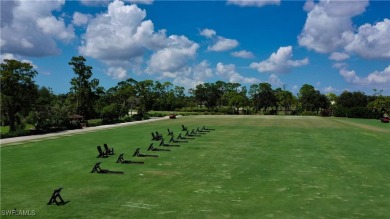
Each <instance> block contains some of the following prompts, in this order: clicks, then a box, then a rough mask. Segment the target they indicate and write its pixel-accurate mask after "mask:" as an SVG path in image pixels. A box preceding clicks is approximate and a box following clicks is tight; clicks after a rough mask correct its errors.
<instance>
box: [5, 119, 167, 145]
mask: <svg viewBox="0 0 390 219" xmlns="http://www.w3.org/2000/svg"><path fill="white" fill-rule="evenodd" d="M166 119H169V116H165V117H161V118H151V119H148V120H142V121H134V122H125V123H118V124H111V125H101V126H96V127H86V128H83V129H73V130H65V131H60V132H55V133H48V134H42V135H28V136H20V137H14V138H5V139H1V140H0V147H3V146H9V145H14V144H15V145H16V144H20V143H22V142H26V141H35V140H45V139H53V138H58V137H60V136H71V135H79V134H84V133H89V132H96V131H100V130H107V129H113V128H117V127H122V126H131V125H138V124H143V123H149V122H157V121H161V120H166Z"/></svg>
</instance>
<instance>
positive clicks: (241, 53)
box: [230, 50, 255, 59]
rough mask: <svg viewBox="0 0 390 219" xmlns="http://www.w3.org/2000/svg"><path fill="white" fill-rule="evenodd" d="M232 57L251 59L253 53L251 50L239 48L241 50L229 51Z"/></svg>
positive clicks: (253, 56)
mask: <svg viewBox="0 0 390 219" xmlns="http://www.w3.org/2000/svg"><path fill="white" fill-rule="evenodd" d="M230 54H231V55H232V56H234V57H238V58H243V59H253V58H255V55H253V53H252V52H249V51H246V50H241V51H236V52H232V53H230Z"/></svg>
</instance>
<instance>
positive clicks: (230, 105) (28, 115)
mask: <svg viewBox="0 0 390 219" xmlns="http://www.w3.org/2000/svg"><path fill="white" fill-rule="evenodd" d="M86 62H87V60H86V59H85V58H84V57H83V56H77V57H72V59H71V60H70V62H69V63H68V64H69V66H70V68H71V69H72V72H71V73H72V74H74V75H75V77H73V78H72V79H71V81H70V85H71V86H70V90H69V92H68V93H66V94H54V93H53V91H52V90H51V89H50V88H47V87H39V86H38V85H37V84H36V83H35V81H34V80H33V79H34V77H35V76H36V75H37V74H38V72H37V71H36V70H34V69H33V66H32V65H31V64H29V63H23V62H20V61H17V60H4V62H3V63H1V122H2V125H9V126H10V130H11V131H15V130H18V129H23V128H24V124H26V123H29V124H32V125H34V126H35V128H36V129H37V130H42V131H48V130H51V129H53V128H60V129H61V128H71V127H70V126H69V119H68V117H69V115H72V114H80V115H82V116H83V117H84V119H86V120H87V119H88V120H89V119H101V120H102V121H103V123H112V122H117V121H118V120H124V121H131V120H133V119H142V118H143V117H144V116H147V113H148V112H149V111H151V110H155V111H171V112H172V111H197V112H204V113H219V114H239V113H241V114H259V113H261V114H291V115H300V114H301V115H302V114H303V115H320V114H321V115H323V116H327V115H334V116H343V117H345V116H346V117H357V118H379V117H380V116H381V115H383V114H384V113H388V112H389V111H390V97H388V96H382V95H381V91H379V92H378V91H377V90H374V95H372V96H367V95H366V94H364V93H363V92H359V91H357V92H349V91H344V92H343V93H341V94H340V95H339V96H337V95H335V94H332V93H329V94H327V95H324V94H321V93H320V91H318V90H316V89H315V88H314V87H313V86H312V85H309V84H304V85H303V86H302V87H301V88H300V90H299V93H298V94H297V95H296V96H295V95H294V94H293V93H291V92H290V91H288V90H285V89H284V88H283V89H282V88H276V89H274V88H272V86H271V84H269V83H260V84H253V85H251V86H250V87H249V90H247V87H246V86H242V85H241V84H239V83H230V82H224V81H216V82H214V83H203V84H198V85H197V86H196V87H195V88H192V89H189V90H188V94H187V95H186V90H185V88H184V87H181V86H175V85H173V84H172V83H170V82H160V81H153V80H143V81H136V80H134V79H131V78H130V79H127V80H124V81H121V82H119V83H118V84H117V85H116V86H114V87H111V88H108V89H107V90H106V89H104V88H103V87H101V86H99V80H98V79H94V78H93V71H92V70H93V69H92V67H91V66H88V65H87V64H86ZM135 112H137V113H138V115H137V116H135V118H134V116H133V117H131V115H132V114H133V113H135Z"/></svg>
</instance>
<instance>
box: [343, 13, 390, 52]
mask: <svg viewBox="0 0 390 219" xmlns="http://www.w3.org/2000/svg"><path fill="white" fill-rule="evenodd" d="M343 38H344V39H345V41H346V42H348V43H347V45H346V46H345V50H346V51H348V52H351V53H356V54H358V55H360V56H361V57H364V58H369V59H374V58H379V59H381V58H384V59H390V20H389V19H387V18H386V19H384V20H383V21H382V22H378V23H376V24H375V25H370V24H364V25H362V26H360V27H359V30H358V32H357V33H356V34H354V33H353V32H351V31H348V32H345V33H344V34H343Z"/></svg>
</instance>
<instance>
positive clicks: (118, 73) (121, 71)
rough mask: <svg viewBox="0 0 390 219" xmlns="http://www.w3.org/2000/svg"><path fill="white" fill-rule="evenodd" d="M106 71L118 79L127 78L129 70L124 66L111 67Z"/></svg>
mask: <svg viewBox="0 0 390 219" xmlns="http://www.w3.org/2000/svg"><path fill="white" fill-rule="evenodd" d="M106 73H107V75H108V76H111V77H112V78H114V79H118V80H124V79H126V78H127V70H126V69H125V68H123V67H109V68H108V70H107V71H106Z"/></svg>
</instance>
